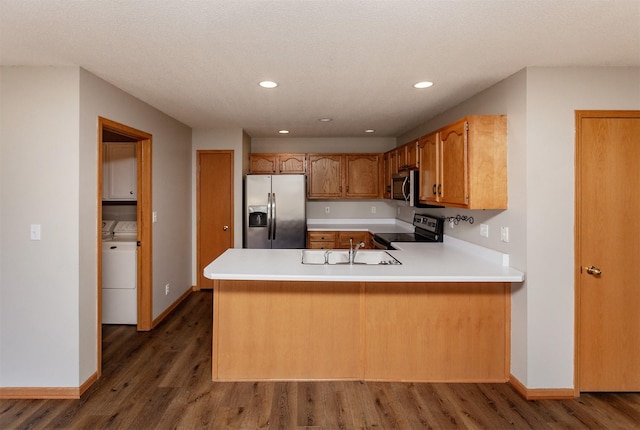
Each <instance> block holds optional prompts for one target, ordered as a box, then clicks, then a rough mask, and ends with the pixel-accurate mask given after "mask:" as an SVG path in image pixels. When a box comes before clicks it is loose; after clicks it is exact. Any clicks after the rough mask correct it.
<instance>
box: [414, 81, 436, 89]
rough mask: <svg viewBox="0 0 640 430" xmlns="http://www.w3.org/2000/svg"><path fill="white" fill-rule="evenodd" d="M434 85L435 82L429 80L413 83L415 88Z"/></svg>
mask: <svg viewBox="0 0 640 430" xmlns="http://www.w3.org/2000/svg"><path fill="white" fill-rule="evenodd" d="M432 85H433V82H429V81H423V82H417V83H415V84H413V86H414V88H429V87H430V86H432Z"/></svg>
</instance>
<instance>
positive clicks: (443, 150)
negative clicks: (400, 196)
mask: <svg viewBox="0 0 640 430" xmlns="http://www.w3.org/2000/svg"><path fill="white" fill-rule="evenodd" d="M438 135H439V139H440V155H441V157H440V160H439V161H440V169H441V170H440V171H441V182H440V184H441V185H439V186H438V190H437V192H438V200H439V201H440V202H442V203H451V204H454V205H459V206H462V207H464V206H466V205H467V204H468V192H467V174H468V168H467V122H466V121H464V120H463V121H458V122H456V123H453V124H451V125H450V126H448V127H445V128H443V129H441V130H440V132H439V133H438Z"/></svg>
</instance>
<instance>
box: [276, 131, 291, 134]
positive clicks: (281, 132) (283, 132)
mask: <svg viewBox="0 0 640 430" xmlns="http://www.w3.org/2000/svg"><path fill="white" fill-rule="evenodd" d="M278 133H280V134H289V130H278Z"/></svg>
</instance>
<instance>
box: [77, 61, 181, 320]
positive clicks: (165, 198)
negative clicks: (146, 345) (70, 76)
mask: <svg viewBox="0 0 640 430" xmlns="http://www.w3.org/2000/svg"><path fill="white" fill-rule="evenodd" d="M80 78H81V80H80V84H81V86H80V90H81V91H80V95H81V99H80V102H81V103H80V107H81V136H80V137H81V148H84V150H83V153H84V154H85V158H84V159H83V160H82V163H81V165H82V166H83V169H84V170H85V171H86V180H85V181H83V182H82V184H83V185H86V190H85V192H84V193H83V196H84V197H85V201H86V202H87V204H86V205H83V207H86V208H89V207H90V205H91V204H90V203H91V202H93V201H94V200H95V195H96V190H95V186H94V183H95V182H93V181H95V179H94V178H95V177H96V176H97V170H96V169H97V163H96V160H97V156H98V154H97V152H96V151H97V144H96V142H97V140H96V139H97V136H96V126H97V118H98V116H101V117H104V118H108V119H110V120H113V121H116V122H119V123H122V124H125V125H127V126H129V127H133V128H135V129H138V130H141V131H144V132H147V133H149V134H151V135H152V149H151V151H152V154H151V160H152V178H151V181H152V184H151V188H152V210H153V211H155V212H156V213H157V215H158V222H157V223H154V224H153V230H152V236H153V238H152V240H153V248H152V264H153V274H152V276H153V293H152V301H153V314H152V315H153V318H157V317H158V316H159V315H160V314H161V313H162V312H164V311H165V310H166V309H167V308H168V307H169V306H170V305H171V304H173V303H174V302H175V301H176V300H177V299H178V298H179V297H180V296H181V295H182V294H184V292H185V291H186V290H187V289H189V288H191V281H190V278H191V271H190V268H191V214H190V211H191V181H190V174H191V129H190V128H189V127H187V126H186V125H184V124H182V123H180V122H179V121H177V120H175V119H173V118H171V117H169V116H167V115H165V114H164V113H162V112H160V111H158V110H157V109H155V108H153V107H151V106H149V105H148V104H146V103H144V102H142V101H140V100H138V99H136V98H134V97H132V96H131V95H129V94H127V93H125V92H124V91H122V90H120V89H118V88H116V87H114V86H113V85H111V84H109V83H108V82H106V81H104V80H102V79H100V78H98V77H97V76H95V75H93V74H91V73H89V72H87V71H85V70H81V75H80ZM83 189H84V188H83ZM83 219H84V220H86V221H87V231H90V230H88V228H89V226H92V225H94V224H93V222H94V219H95V218H94V216H93V215H90V214H89V213H87V214H86V217H84V218H83ZM94 240H95V237H92V238H90V239H87V240H83V241H82V243H83V244H85V245H86V247H87V251H89V250H90V249H93V248H94ZM83 267H85V266H83ZM86 267H95V264H94V265H92V264H87V265H86ZM92 278H93V273H90V274H89V276H88V279H87V282H88V280H90V279H92ZM166 284H170V286H171V288H170V293H169V294H168V295H165V285H166ZM92 300H93V298H92V297H88V298H87V302H91V301H92Z"/></svg>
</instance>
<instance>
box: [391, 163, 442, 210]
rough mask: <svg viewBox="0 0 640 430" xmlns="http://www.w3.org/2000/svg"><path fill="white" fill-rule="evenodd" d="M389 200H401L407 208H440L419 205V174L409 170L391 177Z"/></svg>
mask: <svg viewBox="0 0 640 430" xmlns="http://www.w3.org/2000/svg"><path fill="white" fill-rule="evenodd" d="M391 198H392V199H394V200H403V201H405V202H407V204H408V205H409V206H415V207H419V208H439V207H442V206H435V205H426V204H423V203H420V200H419V199H420V172H418V171H417V170H409V171H407V172H400V173H397V174H395V175H393V177H392V178H391Z"/></svg>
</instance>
